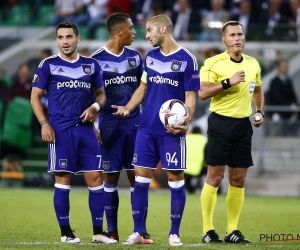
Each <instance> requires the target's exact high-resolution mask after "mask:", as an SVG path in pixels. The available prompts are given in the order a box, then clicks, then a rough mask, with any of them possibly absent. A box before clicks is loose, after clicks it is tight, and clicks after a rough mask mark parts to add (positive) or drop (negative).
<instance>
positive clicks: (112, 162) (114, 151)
mask: <svg viewBox="0 0 300 250" xmlns="http://www.w3.org/2000/svg"><path fill="white" fill-rule="evenodd" d="M100 135H101V140H102V144H101V145H100V147H101V150H102V154H103V165H102V168H101V169H102V170H103V171H104V173H111V172H120V171H121V170H134V167H133V165H132V164H131V162H132V157H133V152H134V144H135V137H136V130H120V129H116V130H111V129H101V130H100Z"/></svg>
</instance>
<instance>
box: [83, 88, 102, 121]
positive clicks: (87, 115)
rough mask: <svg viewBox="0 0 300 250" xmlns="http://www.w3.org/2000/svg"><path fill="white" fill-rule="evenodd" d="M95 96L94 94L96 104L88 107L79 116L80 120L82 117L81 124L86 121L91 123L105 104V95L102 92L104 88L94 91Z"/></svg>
mask: <svg viewBox="0 0 300 250" xmlns="http://www.w3.org/2000/svg"><path fill="white" fill-rule="evenodd" d="M95 94H96V102H95V103H93V104H92V105H91V106H90V107H88V108H87V109H86V110H85V111H83V113H82V114H81V116H80V117H81V118H82V117H83V120H82V122H83V123H85V122H86V121H88V122H93V121H94V120H95V118H96V116H97V114H98V112H99V110H100V109H101V108H103V106H104V105H105V103H106V94H105V90H104V86H103V87H101V88H98V89H95Z"/></svg>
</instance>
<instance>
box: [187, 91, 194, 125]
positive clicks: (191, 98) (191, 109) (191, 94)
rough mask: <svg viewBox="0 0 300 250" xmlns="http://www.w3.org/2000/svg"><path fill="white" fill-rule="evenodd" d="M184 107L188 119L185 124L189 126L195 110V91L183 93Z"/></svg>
mask: <svg viewBox="0 0 300 250" xmlns="http://www.w3.org/2000/svg"><path fill="white" fill-rule="evenodd" d="M185 105H186V106H187V107H188V109H189V118H188V120H187V122H186V124H187V125H188V126H189V124H190V122H191V120H192V118H193V116H194V114H195V110H196V91H186V92H185Z"/></svg>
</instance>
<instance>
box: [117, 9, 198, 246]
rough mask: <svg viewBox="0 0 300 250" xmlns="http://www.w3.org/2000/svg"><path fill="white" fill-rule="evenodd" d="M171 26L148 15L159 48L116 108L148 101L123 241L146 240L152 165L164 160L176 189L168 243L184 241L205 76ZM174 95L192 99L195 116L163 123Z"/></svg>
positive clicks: (122, 111)
mask: <svg viewBox="0 0 300 250" xmlns="http://www.w3.org/2000/svg"><path fill="white" fill-rule="evenodd" d="M172 31H173V24H172V22H171V20H170V19H169V17H167V16H166V15H158V16H154V17H152V18H150V19H149V20H148V22H147V25H146V38H147V39H148V40H149V41H150V42H151V44H152V45H153V46H154V47H157V48H154V49H152V50H150V51H149V52H148V53H147V55H146V58H145V65H144V66H145V70H144V73H143V75H142V79H141V83H140V85H139V87H138V89H137V90H136V91H135V92H134V94H133V96H132V98H131V99H130V101H129V102H128V103H127V104H126V105H125V106H117V105H113V108H116V109H117V110H116V112H115V115H118V116H121V117H128V116H129V114H130V113H131V112H133V111H134V110H135V108H136V107H137V106H138V105H139V104H140V103H142V102H143V111H142V114H141V120H140V123H139V127H138V132H137V136H136V144H135V149H134V156H133V161H132V163H133V165H134V170H135V175H136V177H135V183H134V193H133V198H132V200H133V201H132V214H133V220H134V229H133V234H131V235H130V236H129V238H128V239H127V240H126V241H124V242H123V244H138V243H140V242H141V239H142V234H143V218H144V214H145V211H147V204H148V191H149V185H150V182H151V178H152V175H153V169H155V168H156V166H157V164H158V162H159V161H160V160H161V162H162V168H163V169H165V170H166V171H167V176H168V184H169V187H170V191H171V215H170V218H171V224H172V225H171V229H170V231H169V244H170V245H171V246H181V245H183V243H182V242H181V240H180V234H179V227H180V223H181V219H182V215H183V210H184V207H185V201H186V193H185V186H184V172H183V170H184V169H185V168H186V166H185V150H186V148H185V133H186V131H187V130H188V127H189V124H190V121H191V118H192V116H193V114H194V112H195V104H196V92H197V91H198V90H199V88H200V80H199V73H198V64H197V60H196V58H195V57H194V56H193V55H192V54H191V53H190V52H189V51H188V50H186V49H185V48H182V47H180V46H179V45H178V44H177V43H176V41H175V40H174V37H173V35H172ZM169 99H179V100H181V101H183V102H185V104H186V105H187V107H188V109H189V113H190V116H189V118H188V120H187V122H186V123H185V124H184V125H182V126H176V127H170V126H166V127H164V126H163V124H162V123H161V121H160V119H159V110H160V106H161V105H162V104H163V103H164V102H165V101H167V100H169Z"/></svg>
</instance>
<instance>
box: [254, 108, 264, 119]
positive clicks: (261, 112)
mask: <svg viewBox="0 0 300 250" xmlns="http://www.w3.org/2000/svg"><path fill="white" fill-rule="evenodd" d="M255 113H260V114H261V115H262V117H263V118H265V114H264V112H263V111H262V110H260V109H258V110H256V112H255Z"/></svg>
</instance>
